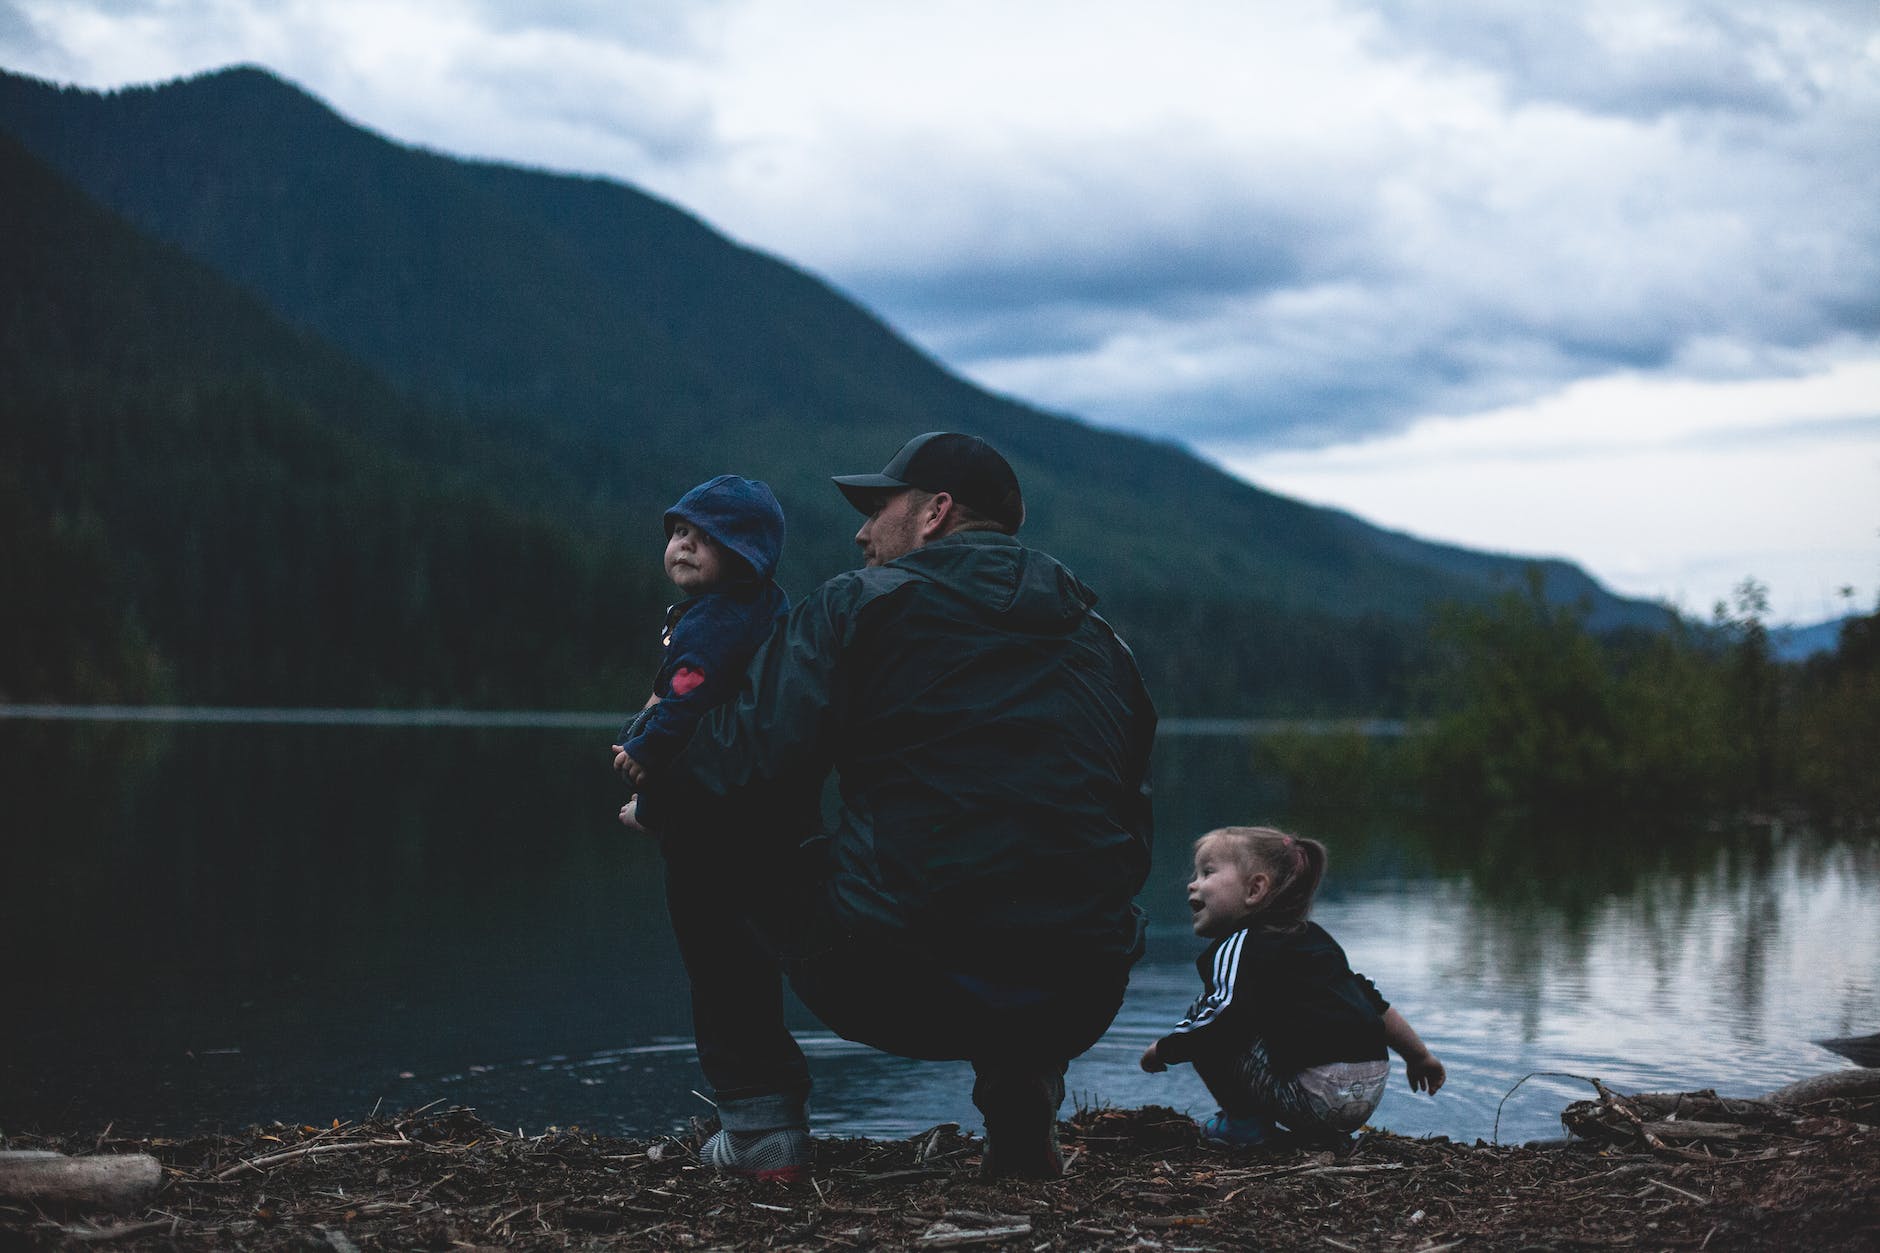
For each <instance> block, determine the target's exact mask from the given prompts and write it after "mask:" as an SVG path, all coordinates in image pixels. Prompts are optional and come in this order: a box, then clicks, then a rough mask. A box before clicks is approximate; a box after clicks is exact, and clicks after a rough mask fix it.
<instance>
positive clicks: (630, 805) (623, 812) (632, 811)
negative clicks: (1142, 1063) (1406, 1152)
mask: <svg viewBox="0 0 1880 1253" xmlns="http://www.w3.org/2000/svg"><path fill="white" fill-rule="evenodd" d="M620 825H621V826H623V827H626V828H628V829H629V830H633V831H645V830H646V828H645V827H643V826H641V825H640V798H639V797H637V796H636V797H634V798H633V799H632V800H630V801H628V802H627V803H626V804H624V805H622V806H621V807H620ZM1439 1082H1440V1080H1439Z"/></svg>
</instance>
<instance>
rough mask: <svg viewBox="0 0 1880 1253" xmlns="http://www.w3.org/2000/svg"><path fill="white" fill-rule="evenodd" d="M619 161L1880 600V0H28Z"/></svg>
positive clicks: (1226, 439)
mask: <svg viewBox="0 0 1880 1253" xmlns="http://www.w3.org/2000/svg"><path fill="white" fill-rule="evenodd" d="M236 61H249V62H256V63H259V64H262V65H265V66H268V67H269V68H271V69H273V70H275V71H277V72H279V73H281V74H283V75H285V76H286V77H288V78H291V79H293V80H295V81H297V82H299V83H300V84H302V85H303V86H305V87H307V88H308V89H309V90H311V91H313V92H315V93H316V94H318V95H320V96H322V97H323V98H325V99H326V100H328V101H329V102H331V103H332V104H333V105H334V106H335V107H337V108H338V109H339V110H340V111H342V112H343V113H345V114H347V115H348V116H350V117H352V118H354V119H355V120H357V121H360V122H362V123H364V124H366V125H369V126H371V127H372V128H373V129H375V130H378V131H381V132H383V133H385V134H387V135H390V136H392V137H394V138H397V139H401V140H405V141H409V142H414V143H421V144H424V145H427V146H431V147H436V148H440V149H444V150H447V151H450V152H454V153H460V154H464V155H473V156H488V157H495V158H500V159H505V160H514V161H521V162H527V163H530V164H535V165H542V166H547V167H551V168H555V169H564V170H574V171H582V172H592V173H600V174H605V175H609V176H612V177H617V178H620V179H623V180H626V181H628V182H631V183H633V184H635V185H637V186H640V187H642V188H645V189H647V190H651V191H653V192H656V193H658V194H660V195H663V196H665V197H667V198H669V199H672V200H674V201H676V202H678V203H679V204H681V205H683V206H685V207H687V208H689V209H691V210H693V211H694V212H697V213H699V214H700V215H701V216H703V217H705V218H706V219H707V220H709V221H710V222H712V223H713V224H714V225H716V226H718V227H719V228H720V229H722V230H724V231H726V232H727V233H729V234H731V235H732V236H734V237H736V238H738V239H739V240H741V241H744V242H746V243H750V244H753V245H755V246H757V247H760V248H764V249H766V250H769V251H772V252H775V253H778V254H780V255H782V256H784V257H786V258H788V259H790V260H792V261H794V262H796V263H798V264H800V265H802V266H804V267H806V268H808V269H811V270H814V271H816V272H818V273H820V274H822V275H824V276H825V277H827V278H829V279H830V280H831V281H833V282H834V283H836V284H837V285H838V286H840V287H842V288H844V289H845V290H847V291H848V292H850V293H851V294H853V295H855V296H856V297H858V298H859V299H860V300H862V301H863V302H864V303H866V304H868V305H870V306H871V307H873V308H874V309H876V310H877V311H878V312H880V313H881V314H882V315H883V316H885V317H886V318H887V319H888V320H889V321H890V322H892V323H893V324H895V325H896V326H897V327H899V328H900V329H901V330H902V331H903V332H905V333H906V334H907V335H909V336H910V337H911V338H912V339H914V340H915V341H916V342H918V343H919V344H921V345H922V346H923V347H925V348H926V349H928V350H929V351H930V352H932V353H933V354H934V355H936V356H937V357H939V358H940V359H941V360H943V361H945V362H946V363H947V364H948V365H950V366H952V367H953V368H955V369H957V370H959V371H961V372H962V373H964V374H966V375H968V376H969V377H971V378H973V379H975V380H977V381H979V382H981V383H983V384H985V385H987V386H990V387H992V388H994V389H997V390H999V391H1002V392H1006V393H1009V394H1011V395H1014V396H1018V397H1021V398H1023V399H1025V400H1028V401H1031V402H1033V403H1036V404H1039V405H1042V406H1044V407H1047V408H1050V409H1054V410H1058V411H1062V412H1068V413H1072V414H1076V415H1079V416H1082V417H1085V418H1088V419H1090V420H1092V421H1095V422H1099V423H1104V424H1108V425H1114V426H1119V427H1125V428H1129V429H1132V430H1138V431H1144V432H1149V433H1152V434H1155V435H1159V436H1165V437H1169V438H1174V439H1178V440H1181V441H1183V442H1184V443H1186V444H1188V445H1190V446H1191V447H1193V448H1195V449H1196V450H1197V451H1199V452H1201V453H1203V454H1204V455H1206V456H1209V457H1211V458H1213V459H1215V460H1216V461H1218V462H1220V463H1221V464H1223V465H1225V466H1227V467H1229V468H1230V469H1232V470H1234V471H1236V472H1237V473H1240V474H1242V475H1244V476H1246V477H1248V478H1250V479H1251V480H1253V481H1254V482H1257V483H1259V484H1261V485H1262V486H1265V487H1269V488H1273V489H1275V490H1279V491H1283V492H1286V493H1289V494H1291V495H1295V496H1300V497H1303V498H1305V499H1309V500H1313V501H1319V502H1325V503H1331V504H1336V505H1339V506H1342V507H1344V508H1348V509H1350V510H1352V511H1353V512H1356V513H1358V514H1360V515H1361V516H1364V517H1366V518H1369V519H1371V520H1373V521H1376V522H1379V523H1382V524H1385V525H1388V526H1392V527H1396V528H1399V529H1403V530H1407V531H1411V532H1413V533H1415V534H1419V535H1423V536H1427V537H1431V538H1438V539H1446V540H1454V541H1458V542H1461V543H1466V544H1469V545H1471V546H1474V547H1482V548H1493V549H1499V550H1506V551H1513V552H1522V553H1535V554H1557V555H1563V556H1567V557H1570V558H1572V559H1574V560H1577V561H1579V562H1581V563H1582V564H1583V565H1585V566H1586V567H1587V568H1588V569H1590V570H1591V571H1592V572H1593V573H1594V574H1595V575H1597V576H1598V577H1600V578H1601V579H1602V580H1604V581H1605V582H1607V583H1608V584H1609V585H1611V586H1612V587H1614V588H1616V589H1617V590H1620V591H1622V592H1627V593H1631V594H1636V595H1644V596H1653V597H1658V598H1660V599H1665V600H1669V601H1671V602H1672V603H1674V604H1677V605H1679V606H1681V607H1682V608H1685V609H1686V610H1688V611H1691V612H1694V613H1698V614H1707V613H1708V612H1709V609H1710V606H1711V605H1712V604H1713V603H1714V602H1715V601H1716V600H1718V599H1719V598H1721V597H1724V596H1727V595H1728V594H1729V593H1730V591H1731V589H1732V587H1733V586H1735V585H1736V584H1737V583H1739V582H1740V581H1741V580H1743V579H1744V578H1745V577H1749V576H1754V577H1755V578H1757V579H1760V580H1761V581H1762V582H1763V583H1765V584H1767V585H1768V587H1769V589H1770V595H1771V600H1772V603H1773V606H1774V610H1775V617H1776V618H1777V619H1778V620H1784V621H1814V620H1819V619H1822V618H1826V617H1828V616H1831V615H1833V614H1835V613H1837V612H1840V611H1841V610H1842V609H1843V608H1845V607H1847V605H1848V602H1847V601H1846V600H1845V599H1844V597H1843V592H1842V589H1843V588H1847V587H1851V588H1852V589H1853V599H1852V607H1854V608H1857V609H1862V610H1867V609H1871V608H1873V607H1874V605H1875V604H1876V598H1877V597H1880V209H1876V207H1875V206H1877V205H1880V6H1877V5H1875V4H1873V3H1872V0H1813V2H1804V0H1576V2H1572V3H1569V2H1568V0H1552V2H1548V0H1532V2H1523V0H1505V2H1499V3H1498V2H1496V0H1381V2H1378V3H1371V4H1360V3H1355V2H1350V3H1347V2H1345V0H1284V2H1280V0H1272V2H1267V0H1238V2H1236V0H1212V2H1200V0H1193V2H1183V0H1156V2H1155V3H1149V2H1148V0H1135V2H1132V3H1105V2H1102V0H1078V2H1072V0H1062V2H1056V0H1024V2H1020V0H921V2H919V3H914V2H912V0H910V2H908V3H892V2H890V0H668V2H661V3H632V2H628V0H532V2H524V0H514V2H505V0H281V2H280V3H264V2H263V0H0V63H4V64H5V65H6V66H7V67H8V68H11V69H16V70H24V71H27V72H30V73H35V74H39V75H41V76H44V77H48V78H53V79H57V80H59V81H64V82H76V83H81V84H84V85H87V86H93V87H111V86H118V85H122V84H125V83H132V82H148V81H152V80H158V79H163V78H168V77H173V76H176V75H180V74H187V73H192V72H195V71H198V70H203V69H209V68H214V67H218V66H221V65H225V64H228V63H231V62H236Z"/></svg>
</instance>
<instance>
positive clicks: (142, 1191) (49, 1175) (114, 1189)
mask: <svg viewBox="0 0 1880 1253" xmlns="http://www.w3.org/2000/svg"><path fill="white" fill-rule="evenodd" d="M162 1181H163V1167H162V1166H161V1165H159V1164H158V1162H157V1159H156V1158H154V1157H152V1156H150V1155H149V1154H148V1153H123V1154H109V1155H100V1156H97V1157H67V1156H66V1155H65V1154H63V1153H48V1152H44V1151H42V1150H17V1151H11V1152H0V1197H6V1198H8V1199H10V1200H16V1201H31V1202H33V1203H35V1204H38V1205H46V1206H53V1207H58V1208H62V1209H81V1210H128V1209H135V1208H136V1207H137V1206H139V1205H141V1204H142V1203H143V1202H144V1201H146V1200H148V1199H149V1198H150V1196H151V1194H152V1193H154V1192H155V1191H156V1190H157V1185H158V1184H159V1183H161V1182H162Z"/></svg>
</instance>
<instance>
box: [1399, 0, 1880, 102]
mask: <svg viewBox="0 0 1880 1253" xmlns="http://www.w3.org/2000/svg"><path fill="white" fill-rule="evenodd" d="M1772 7H1773V9H1774V10H1775V12H1774V13H1772V12H1771V10H1770V9H1767V8H1765V9H1759V10H1758V11H1757V12H1755V13H1745V12H1744V6H1742V5H1740V4H1732V3H1729V2H1728V0H1708V2H1705V0H1697V2H1694V3H1685V4H1669V5H1659V6H1654V7H1653V8H1652V9H1650V10H1647V9H1644V8H1642V7H1640V8H1629V9H1620V8H1618V7H1616V6H1614V7H1608V8H1604V9H1602V7H1601V6H1600V5H1597V4H1587V5H1544V6H1535V5H1520V4H1516V5H1508V4H1501V3H1497V2H1496V0H1385V2H1384V3H1381V4H1380V5H1379V6H1378V9H1377V12H1378V15H1379V17H1380V19H1381V27H1380V29H1379V31H1378V34H1377V43H1378V46H1379V47H1380V48H1383V49H1400V48H1403V47H1406V46H1407V47H1412V48H1415V49H1417V50H1418V51H1420V52H1421V53H1422V54H1424V55H1426V56H1429V57H1431V58H1433V59H1434V60H1436V61H1438V62H1439V63H1447V64H1451V65H1459V66H1469V67H1473V68H1476V69H1479V70H1483V71H1486V72H1488V73H1490V74H1492V75H1494V76H1495V77H1496V79H1497V80H1498V81H1499V82H1500V83H1501V84H1502V86H1503V89H1504V90H1505V91H1506V92H1507V93H1508V95H1509V97H1510V99H1512V100H1515V101H1528V102H1531V101H1553V102H1558V103H1564V104H1568V105H1572V106H1574V107H1578V108H1583V109H1588V110H1592V111H1596V112H1602V113H1613V114H1618V115H1622V116H1626V117H1633V118H1642V119H1649V118H1656V117H1660V116H1663V115H1665V114H1667V113H1674V112H1680V111H1686V110H1721V111H1726V112H1739V113H1749V114H1763V115H1766V116H1770V117H1790V116H1793V115H1794V114H1795V113H1796V112H1798V111H1799V110H1800V109H1802V108H1803V107H1805V106H1806V105H1808V104H1809V103H1812V102H1813V101H1814V100H1815V99H1816V98H1817V96H1818V89H1817V87H1816V85H1815V84H1814V82H1813V81H1812V79H1811V77H1810V75H1809V73H1808V65H1807V63H1806V61H1805V60H1804V58H1802V57H1801V56H1799V55H1797V54H1796V52H1795V51H1794V50H1793V48H1792V47H1791V45H1790V43H1789V41H1788V40H1787V39H1785V37H1784V32H1783V30H1782V29H1780V28H1779V26H1778V25H1777V22H1776V21H1773V20H1771V18H1772V17H1779V16H1780V10H1781V8H1782V7H1784V6H1772ZM1811 7H1812V6H1811ZM1628 17H1630V18H1633V19H1649V26H1647V22H1646V21H1639V20H1635V21H1634V22H1633V23H1631V24H1630V25H1628V23H1627V21H1626V18H1628ZM1865 17H1866V18H1867V19H1869V21H1871V18H1872V13H1871V11H1869V12H1868V13H1867V14H1865ZM1602 19H1604V20H1602Z"/></svg>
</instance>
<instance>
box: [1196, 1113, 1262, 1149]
mask: <svg viewBox="0 0 1880 1253" xmlns="http://www.w3.org/2000/svg"><path fill="white" fill-rule="evenodd" d="M1279 1134H1280V1132H1279V1127H1278V1126H1277V1125H1276V1124H1275V1123H1274V1122H1273V1121H1272V1119H1270V1118H1261V1117H1259V1116H1257V1115H1243V1116H1241V1117H1234V1116H1233V1115H1230V1114H1227V1113H1225V1112H1221V1111H1216V1113H1215V1115H1214V1117H1212V1118H1210V1119H1208V1120H1207V1121H1206V1122H1204V1123H1202V1124H1201V1138H1202V1139H1203V1140H1206V1141H1207V1142H1208V1143H1209V1144H1218V1145H1220V1146H1221V1147H1222V1148H1228V1149H1262V1148H1273V1147H1275V1146H1276V1145H1277V1143H1278V1140H1279Z"/></svg>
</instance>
